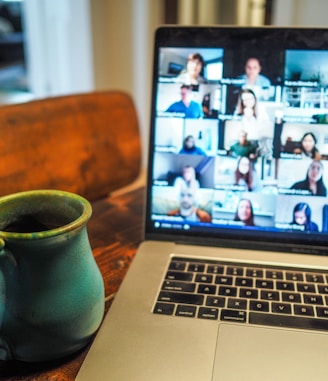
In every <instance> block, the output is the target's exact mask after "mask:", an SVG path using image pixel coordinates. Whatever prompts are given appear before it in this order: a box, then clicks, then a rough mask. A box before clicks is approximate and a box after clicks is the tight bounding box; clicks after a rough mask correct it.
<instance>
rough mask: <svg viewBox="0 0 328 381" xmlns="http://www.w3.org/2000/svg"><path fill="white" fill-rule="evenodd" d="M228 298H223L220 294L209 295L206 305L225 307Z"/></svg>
mask: <svg viewBox="0 0 328 381" xmlns="http://www.w3.org/2000/svg"><path fill="white" fill-rule="evenodd" d="M225 302H226V298H221V297H220V296H208V297H207V298H206V303H205V304H206V306H209V307H220V308H222V307H225Z"/></svg>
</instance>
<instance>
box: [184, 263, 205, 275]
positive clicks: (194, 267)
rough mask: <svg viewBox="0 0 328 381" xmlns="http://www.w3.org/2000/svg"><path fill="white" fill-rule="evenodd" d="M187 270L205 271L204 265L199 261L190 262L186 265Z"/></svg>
mask: <svg viewBox="0 0 328 381" xmlns="http://www.w3.org/2000/svg"><path fill="white" fill-rule="evenodd" d="M188 271H191V272H194V273H203V272H204V271H205V265H202V264H199V263H190V265H189V266H188Z"/></svg>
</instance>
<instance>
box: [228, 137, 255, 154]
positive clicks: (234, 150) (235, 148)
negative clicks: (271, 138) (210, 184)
mask: <svg viewBox="0 0 328 381" xmlns="http://www.w3.org/2000/svg"><path fill="white" fill-rule="evenodd" d="M229 151H230V154H232V155H233V156H235V157H240V156H244V157H248V158H249V159H251V160H253V159H255V157H256V146H255V145H254V144H253V143H252V142H251V141H249V140H248V139H247V132H246V131H244V130H242V131H240V133H239V140H238V142H237V143H235V144H233V145H232V146H231V147H230V150H229Z"/></svg>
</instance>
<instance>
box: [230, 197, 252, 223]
mask: <svg viewBox="0 0 328 381" xmlns="http://www.w3.org/2000/svg"><path fill="white" fill-rule="evenodd" d="M234 221H238V222H242V223H243V224H244V225H245V226H255V223H254V212H253V206H252V203H251V201H250V200H248V199H246V198H242V199H240V200H239V202H238V206H237V210H236V214H235V218H234Z"/></svg>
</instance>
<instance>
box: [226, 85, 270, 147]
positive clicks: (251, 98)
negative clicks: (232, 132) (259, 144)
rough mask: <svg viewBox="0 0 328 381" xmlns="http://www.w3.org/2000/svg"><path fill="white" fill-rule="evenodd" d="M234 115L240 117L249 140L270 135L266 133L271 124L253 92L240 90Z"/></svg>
mask: <svg viewBox="0 0 328 381" xmlns="http://www.w3.org/2000/svg"><path fill="white" fill-rule="evenodd" d="M234 114H235V115H238V116H240V117H241V122H242V128H243V129H244V130H245V131H246V132H247V135H248V138H249V139H250V140H260V139H261V138H263V137H264V136H267V135H268V134H270V133H271V132H270V133H269V132H268V128H269V126H271V124H272V123H271V122H270V119H269V116H268V114H267V112H266V110H265V109H264V107H263V106H261V104H260V103H259V102H258V101H257V98H256V95H255V93H254V91H253V90H251V89H242V90H241V91H240V92H239V96H238V100H237V105H236V108H235V111H234ZM272 130H273V124H272ZM272 134H273V131H272Z"/></svg>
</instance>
